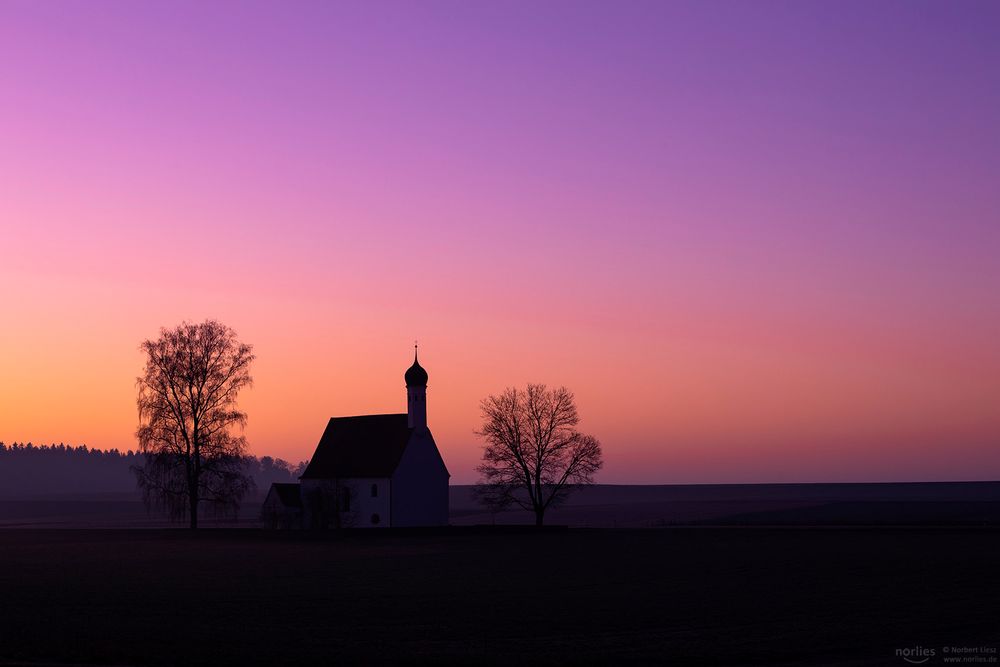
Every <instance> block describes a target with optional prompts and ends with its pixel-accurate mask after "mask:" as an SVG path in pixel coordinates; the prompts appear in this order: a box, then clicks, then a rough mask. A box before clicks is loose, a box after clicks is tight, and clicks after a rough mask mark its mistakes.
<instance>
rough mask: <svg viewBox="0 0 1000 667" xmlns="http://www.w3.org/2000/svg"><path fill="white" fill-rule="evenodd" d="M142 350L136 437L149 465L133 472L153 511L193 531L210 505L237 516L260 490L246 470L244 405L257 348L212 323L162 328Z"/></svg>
mask: <svg viewBox="0 0 1000 667" xmlns="http://www.w3.org/2000/svg"><path fill="white" fill-rule="evenodd" d="M140 347H141V349H142V351H143V352H144V353H145V355H146V368H145V372H144V373H143V375H142V376H141V377H139V378H137V380H136V385H137V387H138V400H137V403H138V407H139V429H138V431H137V432H136V436H137V438H138V440H139V449H140V451H141V452H142V453H143V454H144V455H145V463H144V465H142V466H138V467H134V468H133V472H134V473H135V475H136V479H137V481H138V484H139V488H140V489H141V490H142V492H143V498H144V500H145V501H146V504H147V507H149V506H154V505H155V506H158V507H164V508H166V509H167V510H168V511H169V512H170V514H171V516H174V517H176V518H181V517H184V516H185V515H186V516H187V517H188V520H189V522H190V526H191V528H197V527H198V510H199V506H200V505H202V504H204V505H206V506H207V507H209V508H210V509H212V510H215V511H217V512H218V511H229V512H232V513H233V514H235V512H236V510H238V508H239V503H240V501H241V500H242V499H243V497H244V496H245V495H246V494H247V493H248V492H249V491H250V490H251V489H252V488H253V480H252V478H251V477H249V476H248V475H247V474H245V470H244V461H245V457H246V451H247V442H246V438H245V437H243V435H242V429H243V427H244V426H245V425H246V421H247V416H246V413H244V412H241V411H240V410H239V408H238V407H237V402H236V401H237V397H238V396H239V393H240V391H241V390H242V389H245V388H247V387H250V386H251V384H252V382H253V379H252V378H251V376H250V364H251V363H252V362H253V360H254V355H253V348H252V347H251V346H250V345H246V344H244V343H241V342H240V341H239V340H238V339H237V337H236V332H234V331H233V330H232V329H230V328H229V327H227V326H225V325H223V324H221V323H219V322H215V321H212V320H208V321H205V322H202V323H200V324H189V323H187V322H185V323H183V324H181V325H180V326H179V327H177V328H175V329H161V330H160V337H159V338H158V339H157V340H147V341H144V342H143V343H142V345H141V346H140Z"/></svg>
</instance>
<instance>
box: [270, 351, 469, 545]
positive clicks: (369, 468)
mask: <svg viewBox="0 0 1000 667" xmlns="http://www.w3.org/2000/svg"><path fill="white" fill-rule="evenodd" d="M404 379H405V380H406V397H407V411H406V412H405V413H399V414H381V415H361V416H355V417H333V418H331V419H330V421H329V422H328V423H327V425H326V429H325V430H324V431H323V435H322V437H321V438H320V440H319V444H318V445H317V446H316V451H315V453H314V454H313V456H312V458H311V459H310V461H309V465H308V466H307V467H306V469H305V471H304V472H303V473H302V476H301V477H300V478H299V484H272V485H271V488H270V490H269V491H268V494H267V498H266V499H265V501H264V507H263V509H262V513H261V516H262V520H263V522H264V524H265V525H269V526H273V527H275V528H285V527H287V528H292V527H299V526H301V527H305V528H384V527H390V526H394V527H399V526H444V525H447V524H448V480H449V477H450V475H449V473H448V469H447V467H446V466H445V464H444V460H443V459H442V458H441V453H440V452H439V451H438V448H437V444H436V443H435V442H434V436H433V435H431V432H430V429H429V428H428V427H427V379H428V376H427V371H425V370H424V369H423V368H422V367H421V366H420V363H419V362H418V360H417V355H416V351H414V355H413V365H412V366H410V368H409V369H407V371H406V373H405V375H404Z"/></svg>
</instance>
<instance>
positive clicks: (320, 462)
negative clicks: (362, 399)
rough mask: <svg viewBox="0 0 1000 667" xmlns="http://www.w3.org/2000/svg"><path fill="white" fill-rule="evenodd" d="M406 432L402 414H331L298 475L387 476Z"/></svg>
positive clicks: (407, 428)
mask: <svg viewBox="0 0 1000 667" xmlns="http://www.w3.org/2000/svg"><path fill="white" fill-rule="evenodd" d="M410 433H411V429H410V427H409V426H407V416H406V415H405V414H398V415H364V416H362V417H334V418H332V419H331V420H330V423H329V424H327V425H326V430H325V431H324V432H323V437H322V438H320V440H319V444H318V445H317V446H316V453H315V454H313V457H312V460H311V461H309V465H308V467H306V470H305V472H304V473H302V477H300V479H335V478H350V477H391V476H392V473H393V472H394V471H395V470H396V466H397V465H399V459H400V458H401V457H402V456H403V450H404V449H406V443H407V442H409V440H410Z"/></svg>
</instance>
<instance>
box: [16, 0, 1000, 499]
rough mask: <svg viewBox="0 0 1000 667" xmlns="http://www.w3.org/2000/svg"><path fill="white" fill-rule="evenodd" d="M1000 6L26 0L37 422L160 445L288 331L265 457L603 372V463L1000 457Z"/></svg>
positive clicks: (983, 470)
mask: <svg viewBox="0 0 1000 667" xmlns="http://www.w3.org/2000/svg"><path fill="white" fill-rule="evenodd" d="M998 33H1000V4H997V3H995V2H982V3H980V2H972V1H959V2H918V1H906V2H892V1H889V0H884V1H880V2H874V3H873V2H849V1H844V2H840V1H838V2H791V1H788V2H768V1H764V0H762V1H761V2H753V3H744V2H719V1H711V2H690V3H687V2H639V1H634V0H632V1H628V2H601V3H593V2H560V1H556V0H553V1H547V2H542V3H538V2H511V1H503V2H474V3H469V2H457V1H456V2H416V3H414V2H400V3H396V2H378V3H369V2H359V3H339V2H337V3H333V2H290V3H278V2H266V3H252V2H212V3H200V2H191V3H185V2H143V3H134V2H125V1H117V0H107V1H105V2H99V3H94V2H84V1H82V0H67V1H65V2H34V1H24V2H22V1H20V0H6V1H5V2H3V3H0V308H2V309H0V440H6V441H7V442H12V441H22V442H23V441H29V440H30V441H33V442H35V443H36V444H37V443H49V442H66V443H74V444H76V443H86V444H88V445H90V446H93V447H99V448H105V449H108V448H113V447H116V448H119V449H128V448H135V447H136V441H135V437H134V433H135V429H136V426H137V421H138V418H137V414H136V407H135V398H136V387H135V378H136V376H137V375H138V374H139V373H140V371H141V370H142V367H143V360H142V356H141V353H140V351H139V344H140V342H141V341H142V340H144V339H147V338H154V337H156V336H157V335H158V331H159V329H160V327H164V326H168V327H169V326H175V325H177V324H179V323H180V322H182V321H185V320H187V321H201V320H204V319H206V318H214V319H218V320H220V321H222V322H224V323H226V324H228V325H229V326H231V327H233V328H234V329H235V330H236V331H237V333H238V334H239V336H240V337H241V339H242V340H244V341H246V342H248V343H251V344H253V345H254V349H255V352H256V354H257V361H256V364H255V368H254V378H255V385H254V387H253V389H252V390H250V391H248V392H247V393H245V394H244V395H243V396H242V397H241V405H242V406H243V408H244V409H245V410H246V411H247V412H248V414H249V424H248V426H247V429H246V435H247V437H248V439H249V441H250V445H251V450H252V452H253V453H256V454H258V455H265V454H268V455H272V456H280V457H282V458H285V459H288V460H291V461H299V460H303V459H306V458H308V457H309V456H310V455H311V454H312V451H313V449H314V448H315V446H316V443H317V442H318V440H319V436H320V435H321V433H322V431H323V428H324V427H325V424H326V421H327V419H328V418H329V417H331V416H339V415H353V414H368V413H384V412H404V411H405V409H406V403H405V389H404V384H403V377H402V376H403V372H404V371H405V369H406V368H407V367H408V366H409V364H410V362H411V360H412V352H413V342H414V340H415V339H416V340H419V341H420V358H421V362H422V364H423V365H424V367H425V368H426V369H427V371H428V373H429V375H430V381H429V388H428V420H429V425H430V427H431V429H432V431H433V432H434V434H435V438H436V440H437V442H438V445H439V448H440V449H441V451H442V454H443V456H444V458H445V461H446V463H447V465H448V467H449V470H450V471H451V474H452V483H471V482H473V481H475V479H476V473H475V466H476V464H477V462H478V460H479V457H480V454H481V447H482V444H481V443H480V442H479V441H478V439H477V437H476V436H475V433H474V432H475V430H476V428H477V426H478V424H479V423H480V415H479V407H478V406H479V401H480V399H482V398H483V397H485V396H487V395H489V394H492V393H497V392H499V391H501V390H503V389H504V388H505V387H508V386H523V385H524V384H526V383H528V382H542V383H546V384H549V385H553V386H556V385H565V386H567V387H569V388H570V389H571V390H573V391H574V392H575V395H576V398H577V404H578V407H579V409H580V413H581V416H582V421H581V424H580V428H581V429H582V430H584V431H585V432H588V433H592V434H593V435H595V436H596V437H598V438H599V439H600V441H601V443H602V445H603V449H604V458H605V467H604V469H603V470H602V472H601V473H600V474H599V475H598V481H600V482H604V483H622V484H624V483H649V484H652V483H725V482H815V481H924V480H965V479H969V480H971V479H997V478H998V476H1000V259H998V257H1000V187H998V183H1000V123H998V122H997V119H998V118H1000V76H998V75H997V72H998V71H1000V40H998V39H997V38H996V35H997V34H998Z"/></svg>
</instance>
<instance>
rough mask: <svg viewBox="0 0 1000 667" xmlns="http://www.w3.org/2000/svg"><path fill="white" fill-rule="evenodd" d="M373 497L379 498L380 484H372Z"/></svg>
mask: <svg viewBox="0 0 1000 667" xmlns="http://www.w3.org/2000/svg"><path fill="white" fill-rule="evenodd" d="M372 498H378V484H372Z"/></svg>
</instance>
